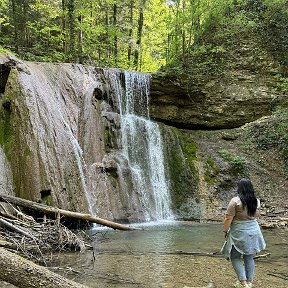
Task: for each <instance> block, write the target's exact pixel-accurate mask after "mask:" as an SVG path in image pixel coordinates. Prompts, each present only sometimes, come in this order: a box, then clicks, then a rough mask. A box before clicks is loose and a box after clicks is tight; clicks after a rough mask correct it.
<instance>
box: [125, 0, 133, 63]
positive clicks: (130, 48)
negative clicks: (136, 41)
mask: <svg viewBox="0 0 288 288" xmlns="http://www.w3.org/2000/svg"><path fill="white" fill-rule="evenodd" d="M133 8H134V0H130V5H129V30H128V51H127V54H128V55H127V56H128V63H129V67H130V65H131V54H132V41H133V39H132V33H133Z"/></svg>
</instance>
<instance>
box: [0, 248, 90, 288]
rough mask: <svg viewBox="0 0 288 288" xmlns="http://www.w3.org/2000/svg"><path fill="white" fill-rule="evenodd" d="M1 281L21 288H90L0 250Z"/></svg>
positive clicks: (2, 249)
mask: <svg viewBox="0 0 288 288" xmlns="http://www.w3.org/2000/svg"><path fill="white" fill-rule="evenodd" d="M0 263H1V273H0V279H1V280H3V281H6V282H8V283H11V284H13V285H15V286H17V287H21V288H33V287H35V288H39V287H45V288H59V287H61V288H88V287H87V286H84V285H81V284H79V283H76V282H74V281H72V280H69V279H67V278H64V277H63V276H60V275H58V274H56V273H54V272H51V271H50V270H48V269H47V268H45V267H42V266H39V265H36V264H35V263H33V262H31V261H29V260H27V259H25V258H23V257H21V256H19V255H16V254H14V253H12V252H9V251H7V250H6V249H4V248H0Z"/></svg>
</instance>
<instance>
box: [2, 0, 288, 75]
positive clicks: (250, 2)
mask: <svg viewBox="0 0 288 288" xmlns="http://www.w3.org/2000/svg"><path fill="white" fill-rule="evenodd" d="M287 19H288V4H287V1H286V0H226V1H223V0H98V1H92V0H61V1H60V0H46V1H43V0H0V47H2V48H0V49H2V50H3V49H9V50H10V51H12V52H13V53H15V54H16V55H17V56H19V57H21V58H22V59H24V60H31V61H46V62H76V63H84V64H92V65H96V66H101V67H104V66H108V67H120V68H124V69H135V70H139V71H147V72H154V71H157V70H158V69H159V68H160V67H163V66H166V65H167V64H168V65H174V64H175V63H177V65H178V64H179V63H181V65H184V66H185V65H189V59H190V58H191V57H193V56H195V53H196V54H197V53H198V54H201V53H202V54H203V50H207V49H208V48H209V45H212V46H213V47H212V48H211V47H210V48H211V49H214V50H213V51H214V52H213V53H214V54H215V53H216V54H217V53H220V54H221V53H222V52H224V50H225V48H224V47H223V46H222V45H221V43H213V41H210V40H211V35H214V34H213V33H216V32H215V31H217V33H216V34H215V35H217V36H218V39H222V40H223V39H224V40H225V37H226V38H227V37H229V36H231V33H232V34H234V36H235V33H238V32H240V31H243V30H245V29H258V30H259V31H262V32H263V31H267V29H266V28H267V27H268V26H269V27H273V28H274V29H275V31H276V32H275V33H274V38H275V39H272V38H271V41H270V42H271V43H270V44H269V45H271V49H276V48H277V49H278V50H279V49H280V50H281V49H283V53H285V52H284V51H287V48H288V47H287V46H288V40H287V37H288V36H287V33H284V32H283V31H286V32H287V25H288V24H287V23H288V21H287ZM219 31H220V32H219ZM219 33H220V34H221V35H219ZM220 36H221V37H220ZM209 37H210V38H209ZM271 37H272V36H271ZM207 39H210V40H209V41H210V42H209V43H208V42H207ZM269 39H270V38H269ZM211 43H212V44H211ZM273 45H274V47H273ZM276 46H277V47H276ZM207 47H208V48H207ZM281 47H282V48H281ZM0 52H1V50H0ZM280 52H281V51H280ZM282 56H283V55H282ZM282 56H281V57H282Z"/></svg>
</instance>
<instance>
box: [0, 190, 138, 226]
mask: <svg viewBox="0 0 288 288" xmlns="http://www.w3.org/2000/svg"><path fill="white" fill-rule="evenodd" d="M0 201H4V202H8V203H13V204H15V205H18V206H21V207H25V208H29V209H32V210H36V211H40V212H43V213H46V214H54V215H62V216H65V217H67V218H72V219H77V220H83V221H89V222H91V223H97V224H100V225H103V226H107V227H110V228H113V229H118V230H137V228H133V227H129V226H127V225H123V224H119V223H115V222H112V221H109V220H106V219H102V218H99V217H95V216H93V215H91V214H83V213H79V212H72V211H68V210H64V209H58V208H55V207H51V206H47V205H44V204H39V203H35V202H33V201H29V200H25V199H22V198H18V197H13V196H9V195H2V194H0Z"/></svg>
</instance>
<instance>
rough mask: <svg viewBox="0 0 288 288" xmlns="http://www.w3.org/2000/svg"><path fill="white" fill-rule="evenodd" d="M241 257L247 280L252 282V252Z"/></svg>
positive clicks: (253, 265) (253, 268) (253, 266)
mask: <svg viewBox="0 0 288 288" xmlns="http://www.w3.org/2000/svg"><path fill="white" fill-rule="evenodd" d="M243 259H244V266H245V272H246V277H247V281H248V282H252V281H253V278H254V270H255V264H254V259H253V254H251V255H243Z"/></svg>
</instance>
